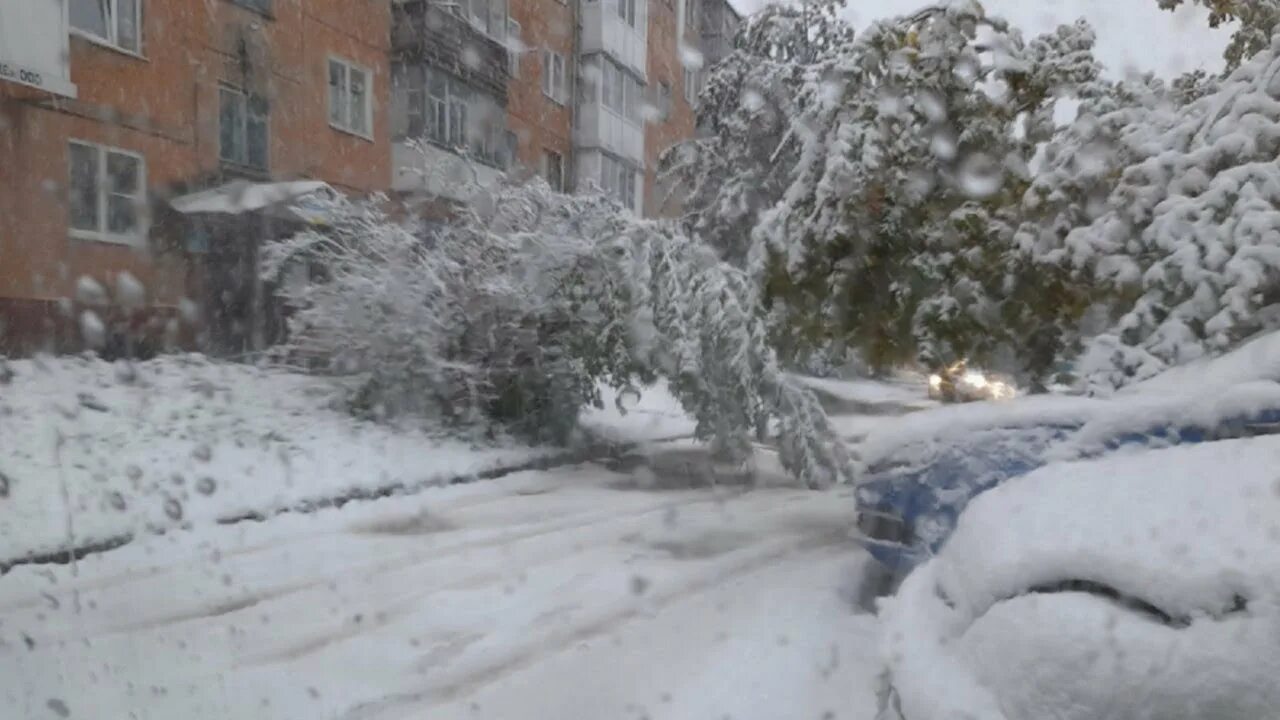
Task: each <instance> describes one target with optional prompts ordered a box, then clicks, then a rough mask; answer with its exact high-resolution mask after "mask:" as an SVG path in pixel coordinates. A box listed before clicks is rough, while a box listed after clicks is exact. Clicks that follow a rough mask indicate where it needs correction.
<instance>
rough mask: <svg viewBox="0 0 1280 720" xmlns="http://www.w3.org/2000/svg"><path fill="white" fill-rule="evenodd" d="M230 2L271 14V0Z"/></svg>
mask: <svg viewBox="0 0 1280 720" xmlns="http://www.w3.org/2000/svg"><path fill="white" fill-rule="evenodd" d="M231 2H233V3H235V4H236V5H239V6H241V7H247V8H249V9H250V10H256V11H258V12H260V13H262V14H263V15H270V14H271V0H231Z"/></svg>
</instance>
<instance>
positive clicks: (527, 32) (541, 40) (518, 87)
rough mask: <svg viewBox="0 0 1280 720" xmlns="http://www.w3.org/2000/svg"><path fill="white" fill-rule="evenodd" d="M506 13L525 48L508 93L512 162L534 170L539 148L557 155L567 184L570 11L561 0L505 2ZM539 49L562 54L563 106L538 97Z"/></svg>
mask: <svg viewBox="0 0 1280 720" xmlns="http://www.w3.org/2000/svg"><path fill="white" fill-rule="evenodd" d="M507 12H508V13H509V14H510V16H511V17H512V19H514V20H515V21H516V22H518V23H520V40H521V43H522V44H523V46H524V48H525V49H526V52H524V53H522V54H521V57H520V68H519V74H518V75H517V76H516V77H514V78H512V79H511V81H510V82H509V84H508V89H507V92H508V98H507V127H508V128H509V129H510V130H511V131H512V132H514V133H515V134H516V138H517V139H518V142H519V149H518V152H517V160H518V162H519V163H520V164H521V165H523V166H524V167H525V168H526V170H528V171H532V172H538V171H539V169H540V167H541V161H542V152H543V150H544V149H547V150H551V151H554V152H558V153H560V155H561V156H562V157H563V158H564V164H565V173H566V181H567V180H568V179H569V177H568V176H569V175H571V173H572V168H571V167H570V161H571V157H572V142H573V134H572V132H571V130H570V127H571V122H572V103H573V90H574V87H573V76H574V72H575V71H576V68H577V63H576V61H575V58H574V56H573V38H574V32H575V28H574V22H575V21H574V17H573V10H572V8H571V7H570V5H569V4H568V3H562V2H560V0H510V5H509V8H508V11H507ZM542 48H548V49H551V50H553V51H555V52H558V53H560V54H561V55H564V56H565V60H566V63H567V64H566V83H568V88H567V89H568V92H569V95H568V98H567V99H566V100H565V104H564V105H560V104H558V103H556V102H554V101H553V100H552V99H551V98H549V97H547V96H546V95H543V93H542V73H543V67H542Z"/></svg>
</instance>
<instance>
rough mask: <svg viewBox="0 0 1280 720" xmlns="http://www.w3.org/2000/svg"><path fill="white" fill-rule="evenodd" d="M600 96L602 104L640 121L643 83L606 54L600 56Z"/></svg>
mask: <svg viewBox="0 0 1280 720" xmlns="http://www.w3.org/2000/svg"><path fill="white" fill-rule="evenodd" d="M600 63H601V70H602V72H601V73H600V87H601V91H600V98H601V101H602V102H603V103H604V106H605V107H607V108H609V109H610V110H612V111H613V112H615V113H617V114H618V115H619V116H620V117H623V118H626V119H627V120H630V121H631V122H634V123H638V122H640V121H641V117H640V108H641V106H642V105H643V104H644V103H643V100H642V96H643V94H644V85H642V84H640V81H639V80H637V79H636V78H635V76H634V75H632V74H631V73H629V72H627V71H626V70H623V69H622V67H621V66H619V65H618V64H617V63H615V62H613V60H611V59H609V58H608V57H606V56H603V55H602V56H600Z"/></svg>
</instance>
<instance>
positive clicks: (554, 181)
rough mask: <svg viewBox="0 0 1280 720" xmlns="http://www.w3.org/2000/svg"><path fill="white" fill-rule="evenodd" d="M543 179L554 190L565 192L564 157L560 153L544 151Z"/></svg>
mask: <svg viewBox="0 0 1280 720" xmlns="http://www.w3.org/2000/svg"><path fill="white" fill-rule="evenodd" d="M542 177H544V178H546V179H547V184H548V185H550V186H551V189H552V190H555V191H557V192H564V157H563V156H562V155H560V153H558V152H552V151H550V150H543V151H542Z"/></svg>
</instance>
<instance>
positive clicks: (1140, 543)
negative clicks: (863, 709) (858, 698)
mask: <svg viewBox="0 0 1280 720" xmlns="http://www.w3.org/2000/svg"><path fill="white" fill-rule="evenodd" d="M1278 457H1280V438H1277V437H1260V438H1246V439H1239V440H1227V441H1222V442H1211V443H1199V444H1194V445H1184V446H1179V447H1172V448H1165V449H1158V450H1153V449H1148V450H1141V451H1137V452H1132V453H1120V454H1112V455H1108V456H1105V457H1100V458H1094V459H1087V460H1080V461H1075V462H1065V463H1055V464H1052V465H1048V466H1046V467H1042V468H1040V469H1038V470H1035V471H1033V472H1030V473H1028V474H1026V475H1023V476H1021V477H1017V478H1014V479H1012V480H1010V481H1008V482H1004V483H1002V484H1000V485H999V487H996V488H994V489H992V490H990V491H989V492H986V493H983V494H982V495H980V496H978V497H977V498H975V499H974V500H973V502H972V503H970V504H969V507H968V508H967V509H966V510H965V512H964V513H963V514H962V515H960V517H959V520H958V523H957V525H956V527H955V529H954V532H952V533H951V535H950V538H949V539H948V541H947V542H946V544H945V545H944V546H943V547H942V548H941V549H940V550H939V551H938V553H937V554H936V555H935V556H933V557H931V558H930V559H929V560H927V561H926V562H925V563H924V564H923V565H921V566H920V567H919V568H917V569H916V570H915V571H914V572H912V573H911V574H910V576H908V577H907V578H906V580H905V581H904V582H903V584H902V586H901V588H900V589H899V590H898V592H897V593H896V595H895V596H894V597H892V598H886V599H884V600H882V601H881V602H880V620H881V623H882V633H883V634H882V648H881V649H882V655H883V658H884V660H885V662H886V665H887V668H886V672H885V674H884V675H883V678H882V689H881V693H880V715H879V718H881V719H882V720H889V719H892V720H899V719H905V720H944V719H946V720H951V719H953V718H982V720H1030V719H1034V720H1122V719H1123V720H1131V719H1134V718H1143V719H1151V720H1155V719H1157V718H1158V719H1160V720H1193V719H1195V720H1201V719H1204V718H1213V719H1214V720H1260V719H1262V718H1273V717H1276V712H1277V708H1280V683H1277V682H1276V678H1277V677H1280V481H1278V480H1277V472H1276V467H1277V466H1276V458H1278Z"/></svg>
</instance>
